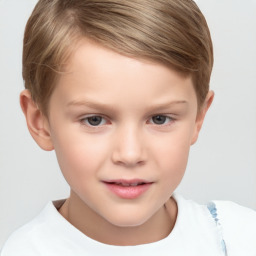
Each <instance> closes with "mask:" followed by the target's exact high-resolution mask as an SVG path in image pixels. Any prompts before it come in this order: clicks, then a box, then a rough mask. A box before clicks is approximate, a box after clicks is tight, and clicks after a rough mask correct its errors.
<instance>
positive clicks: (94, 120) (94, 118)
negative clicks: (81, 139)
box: [87, 116, 103, 126]
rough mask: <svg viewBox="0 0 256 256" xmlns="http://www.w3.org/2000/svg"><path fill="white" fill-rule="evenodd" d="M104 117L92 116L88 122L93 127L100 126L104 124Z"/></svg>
mask: <svg viewBox="0 0 256 256" xmlns="http://www.w3.org/2000/svg"><path fill="white" fill-rule="evenodd" d="M102 119H103V118H102V117H101V116H91V117H88V118H87V122H88V124H89V125H91V126H98V125H100V124H101V122H102Z"/></svg>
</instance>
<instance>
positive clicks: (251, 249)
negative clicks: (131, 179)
mask: <svg viewBox="0 0 256 256" xmlns="http://www.w3.org/2000/svg"><path fill="white" fill-rule="evenodd" d="M174 199H175V200H176V202H177V204H178V216H177V221H176V223H175V226H174V229H173V230H172V232H171V233H170V234H169V236H167V237H166V238H164V239H162V240H160V241H157V242H154V243H150V244H143V245H136V246H113V245H107V244H103V243H100V242H98V241H95V240H93V239H91V238H89V237H87V236H86V235H84V234H83V233H81V232H80V231H79V230H78V229H76V228H75V227H74V226H72V225H71V224H70V223H69V222H68V221H67V220H66V219H65V218H63V217H62V215H61V214H60V213H59V212H58V210H57V209H56V207H57V208H58V206H57V205H59V204H60V202H59V201H58V202H50V203H48V204H47V205H46V207H45V208H44V209H43V211H42V212H41V213H40V214H39V215H38V216H37V217H36V218H34V219H33V220H32V221H31V222H29V223H27V224H26V225H24V226H23V227H21V228H20V229H18V230H17V231H15V232H14V233H13V234H12V235H11V236H10V238H9V239H8V240H7V242H6V243H5V245H4V247H3V249H2V253H1V256H39V255H42V256H57V255H61V256H74V255H75V256H82V255H83V256H97V255H104V256H120V255H122V256H125V255H129V256H143V255H147V256H153V255H157V256H161V255H175V256H188V255H189V256H219V255H220V256H225V255H228V256H256V212H255V211H253V210H250V209H247V208H245V207H241V206H239V205H237V204H234V203H231V202H224V201H215V202H214V203H213V204H212V205H211V207H209V208H210V211H209V209H208V208H207V206H204V205H199V204H196V203H194V202H193V201H190V200H185V199H184V198H183V197H181V196H179V195H174ZM213 206H216V208H217V213H216V212H215V210H216V209H214V207H213ZM216 215H217V216H216ZM220 224H221V225H220ZM223 240H224V241H225V243H224V242H223ZM223 244H225V245H226V249H227V254H226V253H225V251H224V248H223Z"/></svg>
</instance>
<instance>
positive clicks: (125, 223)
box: [106, 212, 150, 228]
mask: <svg viewBox="0 0 256 256" xmlns="http://www.w3.org/2000/svg"><path fill="white" fill-rule="evenodd" d="M149 219H150V217H148V216H145V215H142V214H141V213H140V214H135V213H131V212H128V213H125V214H118V213H117V214H116V215H115V216H113V217H112V218H107V219H106V220H107V221H108V222H109V223H111V224H112V225H114V226H116V227H120V228H131V227H138V226H141V225H143V224H144V223H146V222H147V221H148V220H149Z"/></svg>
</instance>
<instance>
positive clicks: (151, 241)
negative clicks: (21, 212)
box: [1, 0, 256, 256]
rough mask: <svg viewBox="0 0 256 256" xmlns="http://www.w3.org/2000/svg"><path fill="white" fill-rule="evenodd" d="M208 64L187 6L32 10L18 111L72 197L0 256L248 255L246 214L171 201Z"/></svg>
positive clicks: (251, 251) (61, 3) (200, 106)
mask: <svg viewBox="0 0 256 256" xmlns="http://www.w3.org/2000/svg"><path fill="white" fill-rule="evenodd" d="M212 65H213V50H212V43H211V37H210V33H209V30H208V27H207V24H206V21H205V19H204V17H203V15H202V13H201V12H200V10H199V9H198V7H197V6H196V4H195V3H194V2H193V1H192V0H130V1H124V0H102V1H96V0H39V2H38V4H37V6H36V7H35V9H34V11H33V13H32V15H31V17H30V19H29V21H28V23H27V27H26V31H25V37H24V51H23V77H24V80H25V87H26V90H24V91H23V92H22V93H21V96H20V103H21V107H22V110H23V112H24V115H25V117H26V120H27V125H28V129H29V131H30V133H31V135H32V137H33V138H34V140H35V141H36V142H37V144H38V145H39V146H40V147H41V148H42V149H44V150H55V152H56V155H57V159H58V162H59V165H60V168H61V171H62V173H63V175H64V177H65V179H66V180H67V182H68V184H69V186H70V191H71V192H70V197H69V198H68V199H66V200H60V201H55V202H50V203H49V204H48V205H47V206H46V207H45V208H44V210H43V211H42V212H41V213H40V214H39V215H38V216H37V217H36V218H35V219H34V220H32V221H31V222H30V223H28V224H26V225H25V226H23V227H22V228H20V229H19V230H17V231H16V232H14V234H13V235H12V236H11V237H10V238H9V240H8V241H7V242H6V244H5V246H4V248H3V250H2V253H1V256H15V255H19V256H20V255H24V256H25V255H26V256H29V255H33V256H34V255H47V256H48V255H62V256H65V255H78V256H79V255H140V256H141V255H196V256H200V255H204V256H205V255H214V256H217V255H229V256H235V255H243V256H247V255H248V256H250V255H251V256H253V255H256V238H255V237H256V213H255V212H254V211H253V210H250V209H246V208H244V207H241V206H238V205H236V204H234V203H230V202H211V203H209V204H208V205H207V206H202V205H198V204H196V203H194V202H191V201H187V200H185V199H184V198H182V197H181V196H180V195H177V194H175V193H174V191H175V189H176V187H177V186H178V185H179V183H180V182H181V180H182V177H183V175H184V172H185V169H186V164H187V159H188V154H189V149H190V145H192V144H194V143H195V142H196V140H197V137H198V134H199V131H200V129H201V126H202V124H203V120H204V117H205V114H206V112H207V110H208V108H209V107H210V105H211V103H212V100H213V92H212V91H210V90H209V81H210V74H211V70H212Z"/></svg>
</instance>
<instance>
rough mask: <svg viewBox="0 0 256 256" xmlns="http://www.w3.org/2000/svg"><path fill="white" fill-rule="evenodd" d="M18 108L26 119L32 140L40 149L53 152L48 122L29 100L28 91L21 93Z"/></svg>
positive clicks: (31, 100)
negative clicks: (19, 107)
mask: <svg viewBox="0 0 256 256" xmlns="http://www.w3.org/2000/svg"><path fill="white" fill-rule="evenodd" d="M20 106H21V108H22V111H23V113H24V115H25V117H26V121H27V126H28V130H29V132H30V134H31V136H32V137H33V139H34V140H35V141H36V143H37V144H38V145H39V147H41V148H42V149H44V150H47V151H50V150H53V149H54V147H53V144H52V141H51V136H50V129H49V123H48V120H47V118H46V117H45V116H44V115H43V114H42V112H41V111H40V110H39V108H38V106H37V104H36V103H35V102H34V101H33V99H32V98H31V94H30V92H29V90H24V91H22V92H21V94H20Z"/></svg>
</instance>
